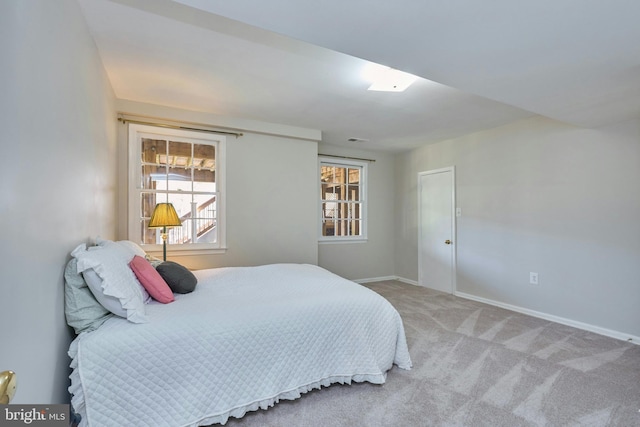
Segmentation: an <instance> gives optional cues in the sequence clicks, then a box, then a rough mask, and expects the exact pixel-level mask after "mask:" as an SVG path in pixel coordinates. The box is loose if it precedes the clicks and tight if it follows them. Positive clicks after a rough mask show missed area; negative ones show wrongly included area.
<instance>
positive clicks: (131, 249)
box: [96, 237, 151, 304]
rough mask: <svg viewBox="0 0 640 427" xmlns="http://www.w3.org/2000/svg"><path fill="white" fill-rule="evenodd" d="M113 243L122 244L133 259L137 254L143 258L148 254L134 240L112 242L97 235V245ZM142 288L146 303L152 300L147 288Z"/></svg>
mask: <svg viewBox="0 0 640 427" xmlns="http://www.w3.org/2000/svg"><path fill="white" fill-rule="evenodd" d="M111 243H115V244H116V245H120V246H122V248H123V249H124V250H126V251H127V252H128V253H129V254H130V255H131V259H133V257H134V256H136V255H138V256H141V257H143V258H144V257H146V256H147V254H146V252H145V251H144V249H142V248H141V247H140V245H138V244H137V243H135V242H132V241H131V240H118V241H117V242H112V241H111V240H104V239H102V238H100V237H96V245H97V246H106V245H107V244H111ZM140 290H141V291H142V297H143V299H144V303H145V304H146V303H148V302H149V301H151V296H150V295H149V293H148V292H147V290H146V289H145V288H144V286H142V285H140Z"/></svg>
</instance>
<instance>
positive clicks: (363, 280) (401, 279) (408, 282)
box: [353, 276, 418, 286]
mask: <svg viewBox="0 0 640 427" xmlns="http://www.w3.org/2000/svg"><path fill="white" fill-rule="evenodd" d="M383 280H397V281H398V282H403V283H407V284H409V285H414V286H418V282H416V281H415V280H409V279H405V278H403V277H398V276H385V277H372V278H369V279H357V280H353V282H356V283H371V282H382V281H383Z"/></svg>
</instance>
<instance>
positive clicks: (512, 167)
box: [395, 118, 640, 336]
mask: <svg viewBox="0 0 640 427" xmlns="http://www.w3.org/2000/svg"><path fill="white" fill-rule="evenodd" d="M451 165H455V167H456V180H457V182H456V187H457V194H456V196H457V206H458V207H460V208H462V216H461V217H460V218H458V219H457V220H458V221H457V233H458V236H457V262H458V272H457V290H458V291H461V292H464V293H468V294H471V295H474V296H478V297H482V298H488V299H491V300H494V301H498V302H502V303H506V304H511V305H515V306H519V307H523V308H527V309H530V310H536V311H539V312H543V313H547V314H551V315H555V316H560V317H563V318H567V319H571V320H574V321H578V322H583V323H586V324H589V325H595V326H598V327H601V328H606V329H610V330H613V331H618V332H622V333H626V334H631V335H635V336H640V310H638V302H639V301H640V286H639V285H640V221H639V219H640V120H639V121H633V122H626V123H621V124H618V125H615V126H609V127H604V128H600V129H595V130H588V129H579V128H574V127H570V126H567V125H563V124H559V123H557V122H553V121H551V120H547V119H544V118H534V119H529V120H525V121H521V122H518V123H515V124H511V125H508V126H503V127H499V128H496V129H492V130H488V131H484V132H479V133H474V134H470V135H467V136H464V137H462V138H457V139H454V140H449V141H444V142H441V143H438V144H434V145H429V146H425V147H423V148H420V149H417V150H414V151H411V152H409V153H405V154H400V155H398V157H397V163H396V189H397V196H396V197H397V198H396V205H397V206H398V211H397V213H396V215H397V217H396V219H397V228H396V236H397V238H396V253H395V262H396V263H395V265H396V273H397V275H398V276H400V277H404V278H407V279H410V280H417V278H418V242H417V207H416V202H417V189H416V185H417V178H416V176H417V173H418V172H421V171H426V170H430V169H436V168H440V167H444V166H451ZM531 271H535V272H538V273H539V275H540V276H539V279H540V284H539V285H538V286H533V285H530V284H529V272H531Z"/></svg>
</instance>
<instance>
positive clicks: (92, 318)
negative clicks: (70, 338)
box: [64, 244, 113, 334]
mask: <svg viewBox="0 0 640 427" xmlns="http://www.w3.org/2000/svg"><path fill="white" fill-rule="evenodd" d="M79 247H82V249H81V250H86V246H85V245H84V244H83V245H80V246H79ZM77 263H78V260H77V259H75V258H71V260H70V261H69V262H68V263H67V266H66V267H65V269H64V314H65V317H66V319H67V324H68V325H69V326H71V327H72V328H73V329H74V330H75V331H76V334H80V333H81V332H89V331H93V330H95V329H98V327H99V326H100V325H102V324H103V323H104V322H105V321H106V320H107V319H108V318H110V317H112V316H113V314H111V313H110V312H109V310H107V309H106V308H104V307H103V306H102V305H100V303H99V302H98V301H97V300H96V298H95V297H94V296H93V293H91V290H90V289H89V288H88V287H87V283H86V282H85V281H84V279H83V278H82V275H81V274H80V273H78V266H77Z"/></svg>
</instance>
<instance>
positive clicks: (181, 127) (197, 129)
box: [118, 117, 243, 138]
mask: <svg viewBox="0 0 640 427" xmlns="http://www.w3.org/2000/svg"><path fill="white" fill-rule="evenodd" d="M118 121H119V122H122V123H135V124H137V125H150V126H157V127H163V128H169V129H181V130H193V131H196V132H208V133H217V134H221V135H233V136H235V137H236V138H238V137H241V136H242V135H243V134H242V133H241V132H225V131H222V130H213V129H201V128H192V127H188V126H179V125H167V124H164V123H153V122H144V121H142V120H131V119H125V118H124V117H118Z"/></svg>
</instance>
